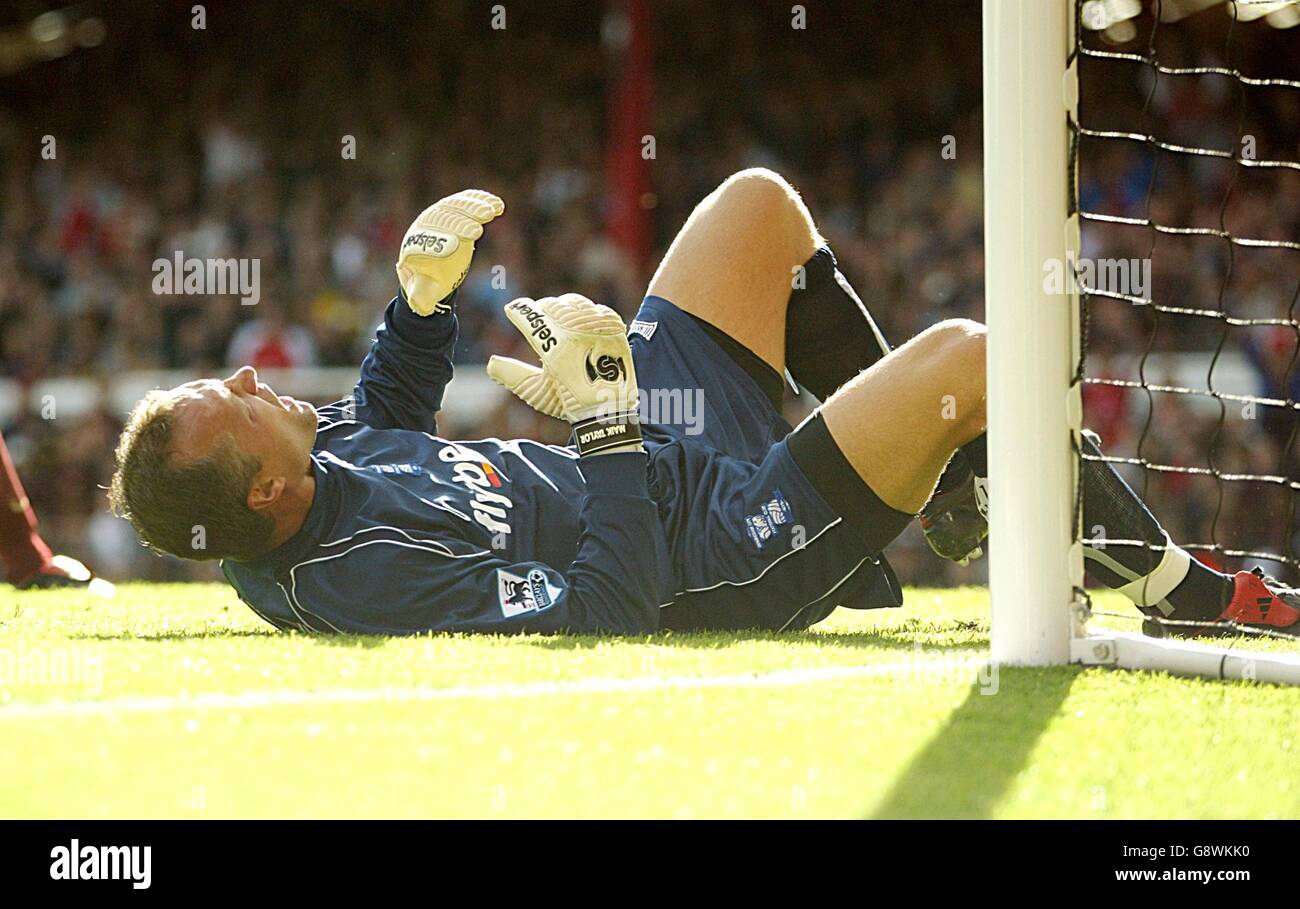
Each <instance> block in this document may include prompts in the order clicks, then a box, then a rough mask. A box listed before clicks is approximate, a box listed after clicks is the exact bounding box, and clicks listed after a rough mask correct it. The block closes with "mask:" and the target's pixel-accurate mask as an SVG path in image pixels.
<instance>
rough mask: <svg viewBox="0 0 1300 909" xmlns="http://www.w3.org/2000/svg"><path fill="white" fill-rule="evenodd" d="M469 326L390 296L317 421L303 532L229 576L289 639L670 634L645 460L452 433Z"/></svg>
mask: <svg viewBox="0 0 1300 909" xmlns="http://www.w3.org/2000/svg"><path fill="white" fill-rule="evenodd" d="M456 332H457V325H456V317H455V315H454V314H445V315H441V314H440V315H433V316H427V317H421V316H418V315H416V314H415V313H413V312H411V311H410V309H409V307H407V306H406V305H405V303H404V302H403V301H402V300H401V298H400V296H399V297H398V298H396V299H394V300H393V301H392V302H391V303H389V305H388V308H387V310H386V311H385V314H384V324H383V325H382V326H381V327H380V328H379V330H378V332H377V336H376V339H375V342H374V344H373V345H372V347H371V349H370V352H369V354H368V355H367V357H366V359H365V361H364V362H363V364H362V366H361V376H360V380H359V381H358V383H357V385H356V388H355V390H354V392H353V396H352V398H351V399H350V400H346V401H343V402H339V403H338V404H334V405H331V406H329V407H324V408H321V409H320V411H319V426H318V429H317V434H316V443H315V446H314V448H313V450H312V453H311V470H312V471H313V472H314V474H315V480H316V492H315V497H314V499H313V501H312V504H311V507H310V509H309V511H308V513H307V516H306V519H305V520H304V522H303V525H302V527H301V528H300V529H299V530H298V531H297V532H296V533H295V535H294V536H293V537H292V538H290V539H289V540H287V541H286V542H284V543H283V544H282V545H280V546H279V547H277V548H276V549H275V550H273V551H272V552H270V553H268V554H267V555H265V556H263V557H261V558H258V559H256V560H253V561H247V562H237V561H232V560H226V561H225V562H223V563H222V570H223V572H224V573H225V576H226V578H227V579H228V580H229V581H230V583H231V584H232V585H234V587H235V589H236V590H237V591H238V592H239V595H240V597H241V598H242V599H243V600H244V601H245V602H246V603H247V604H248V605H249V606H250V607H252V609H253V610H254V611H255V612H257V613H258V614H259V615H260V616H262V617H263V618H265V619H266V620H267V621H268V622H270V623H272V624H273V625H276V626H277V627H279V628H282V629H297V630H301V631H312V632H322V633H365V634H411V633H419V632H425V631H479V632H483V631H487V632H498V633H511V632H558V631H571V632H613V633H622V634H637V633H648V632H652V631H655V630H657V629H658V628H659V610H660V606H661V604H662V603H664V602H666V601H667V598H669V597H670V596H671V594H672V577H671V571H670V570H669V567H668V566H669V558H668V550H667V543H666V540H665V532H664V528H663V525H662V523H661V521H660V519H659V515H658V512H657V508H656V504H655V502H654V501H652V500H651V498H650V496H649V494H648V491H647V458H646V455H644V454H641V453H622V454H603V455H596V456H593V457H588V458H586V459H581V460H580V459H579V458H578V456H577V454H576V453H575V451H574V450H573V449H572V448H569V447H564V446H556V445H543V444H541V443H538V442H533V441H530V440H524V439H514V440H501V439H481V440H477V441H470V442H456V441H450V440H447V439H443V438H440V437H439V436H438V435H437V413H438V410H439V408H440V407H441V405H442V398H443V392H444V390H445V388H446V385H447V383H448V382H449V381H450V379H451V376H452V359H451V352H452V348H453V346H454V344H455V341H456ZM648 444H650V443H648Z"/></svg>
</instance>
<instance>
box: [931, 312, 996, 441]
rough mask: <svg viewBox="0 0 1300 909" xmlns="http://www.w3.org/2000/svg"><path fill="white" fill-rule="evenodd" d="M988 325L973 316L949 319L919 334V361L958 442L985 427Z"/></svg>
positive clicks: (973, 435)
mask: <svg viewBox="0 0 1300 909" xmlns="http://www.w3.org/2000/svg"><path fill="white" fill-rule="evenodd" d="M987 335H988V329H987V328H986V327H985V326H984V325H983V324H981V323H979V322H975V321H973V320H971V319H947V320H945V321H943V322H940V323H938V324H936V325H933V326H931V327H930V328H928V329H926V330H925V331H924V332H922V333H921V334H919V335H917V336H916V338H915V339H914V342H915V343H916V344H917V346H918V348H919V349H918V351H917V353H918V355H919V359H920V364H918V365H922V364H923V365H922V368H924V369H925V370H926V371H927V373H928V375H929V376H930V378H931V381H932V382H934V383H935V390H936V391H937V392H938V393H939V396H940V400H939V404H940V413H941V414H942V415H943V418H944V419H945V420H947V421H951V423H952V431H953V435H954V438H955V440H956V442H955V444H962V443H964V442H966V441H969V440H970V439H973V438H974V437H975V436H977V435H979V434H980V433H981V432H983V431H984V427H985V423H986V416H985V374H984V356H985V353H984V351H985V339H986V337H987Z"/></svg>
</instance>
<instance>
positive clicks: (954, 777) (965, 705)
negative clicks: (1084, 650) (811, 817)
mask: <svg viewBox="0 0 1300 909" xmlns="http://www.w3.org/2000/svg"><path fill="white" fill-rule="evenodd" d="M1080 671H1081V670H1080V669H1078V668H1073V667H1059V668H1051V669H1011V668H1003V669H1001V670H1000V672H999V673H998V689H997V693H996V694H982V693H981V686H980V685H979V684H976V685H973V686H971V689H970V691H969V692H968V693H967V695H966V700H965V701H964V702H962V704H961V706H960V707H958V708H957V709H956V710H955V711H953V713H952V715H951V716H950V717H948V721H947V722H946V723H945V724H944V726H943V728H942V729H940V730H939V732H938V733H936V734H935V736H934V737H933V738H932V739H931V740H930V741H929V743H928V744H927V745H926V746H925V747H924V748H923V749H922V750H921V751H920V753H919V754H917V755H916V757H914V758H913V759H912V761H911V763H910V764H908V766H907V767H906V768H905V769H904V770H903V772H902V774H901V775H900V776H899V778H898V781H897V782H896V783H895V784H894V787H893V789H891V790H890V791H889V793H888V794H887V795H886V796H885V798H884V799H883V800H882V801H881V803H880V805H879V807H878V808H876V810H875V811H874V812H873V813H872V814H871V815H870V817H872V818H874V819H892V818H987V817H989V816H991V815H992V813H993V811H994V809H995V808H996V807H997V805H998V803H999V802H1000V801H1001V800H1002V799H1003V798H1004V797H1005V796H1006V794H1007V792H1008V791H1010V789H1011V786H1012V784H1013V783H1014V782H1015V779H1016V777H1017V775H1019V773H1020V772H1021V771H1022V770H1024V768H1025V766H1026V764H1027V763H1028V761H1029V755H1030V753H1031V752H1032V751H1033V750H1034V746H1035V745H1036V744H1037V743H1038V740H1039V738H1041V737H1042V735H1043V732H1044V731H1045V730H1046V729H1047V726H1048V724H1049V723H1051V721H1052V719H1053V718H1054V717H1055V716H1056V715H1057V713H1058V712H1059V711H1060V708H1061V705H1062V704H1063V703H1064V702H1065V698H1066V696H1067V695H1068V694H1069V693H1070V686H1071V685H1073V684H1074V680H1075V678H1076V677H1077V676H1078V675H1079V673H1080Z"/></svg>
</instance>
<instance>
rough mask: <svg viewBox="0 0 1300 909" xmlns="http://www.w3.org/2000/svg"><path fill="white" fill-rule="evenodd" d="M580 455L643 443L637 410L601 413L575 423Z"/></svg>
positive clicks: (576, 442)
mask: <svg viewBox="0 0 1300 909" xmlns="http://www.w3.org/2000/svg"><path fill="white" fill-rule="evenodd" d="M573 439H574V443H575V444H576V445H577V446H578V454H579V455H591V454H599V453H600V452H602V451H608V450H609V449H611V448H621V447H625V446H628V445H639V444H641V424H640V422H639V420H638V419H637V412H636V411H635V410H626V411H618V412H616V413H607V414H599V415H598V416H594V417H588V418H586V419H585V420H578V421H576V422H575V423H574V424H573Z"/></svg>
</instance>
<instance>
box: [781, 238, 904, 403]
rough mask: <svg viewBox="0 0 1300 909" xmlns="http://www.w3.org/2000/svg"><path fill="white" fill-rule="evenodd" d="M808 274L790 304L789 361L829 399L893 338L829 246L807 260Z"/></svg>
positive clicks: (807, 384) (794, 371)
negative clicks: (883, 331)
mask: <svg viewBox="0 0 1300 909" xmlns="http://www.w3.org/2000/svg"><path fill="white" fill-rule="evenodd" d="M803 279H804V280H803V286H802V287H796V288H795V289H794V290H792V291H791V292H790V304H789V306H788V307H787V308H786V315H785V362H786V365H787V366H788V367H789V369H790V375H792V376H794V378H795V381H796V382H798V383H799V384H800V385H802V386H803V387H804V388H806V389H808V391H810V392H811V393H812V394H813V395H814V396H816V397H817V398H818V399H820V400H822V401H825V400H826V399H827V398H828V397H830V395H831V393H832V392H834V391H835V389H837V388H839V387H840V386H841V385H843V384H844V383H845V382H847V381H849V380H850V379H852V378H853V377H854V376H856V375H857V374H858V373H860V372H862V370H864V369H866V368H867V367H868V366H870V365H871V364H873V363H875V362H876V361H877V360H879V359H880V358H881V357H883V356H884V355H885V354H886V353H888V352H889V343H888V342H887V341H886V340H885V336H884V335H882V334H881V333H880V329H879V328H877V327H876V323H875V321H874V320H873V319H872V318H871V314H870V313H869V312H867V307H866V306H865V305H863V303H862V300H861V299H859V298H858V295H857V294H856V293H854V291H853V287H852V286H851V285H850V284H849V282H848V280H847V279H846V278H845V277H844V275H843V274H842V273H841V272H840V270H839V268H838V267H837V266H836V264H835V254H834V253H832V252H831V250H830V247H828V246H823V247H821V248H820V249H818V250H817V251H816V252H815V253H813V256H812V258H811V259H809V260H808V261H807V262H805V263H804V265H803Z"/></svg>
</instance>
